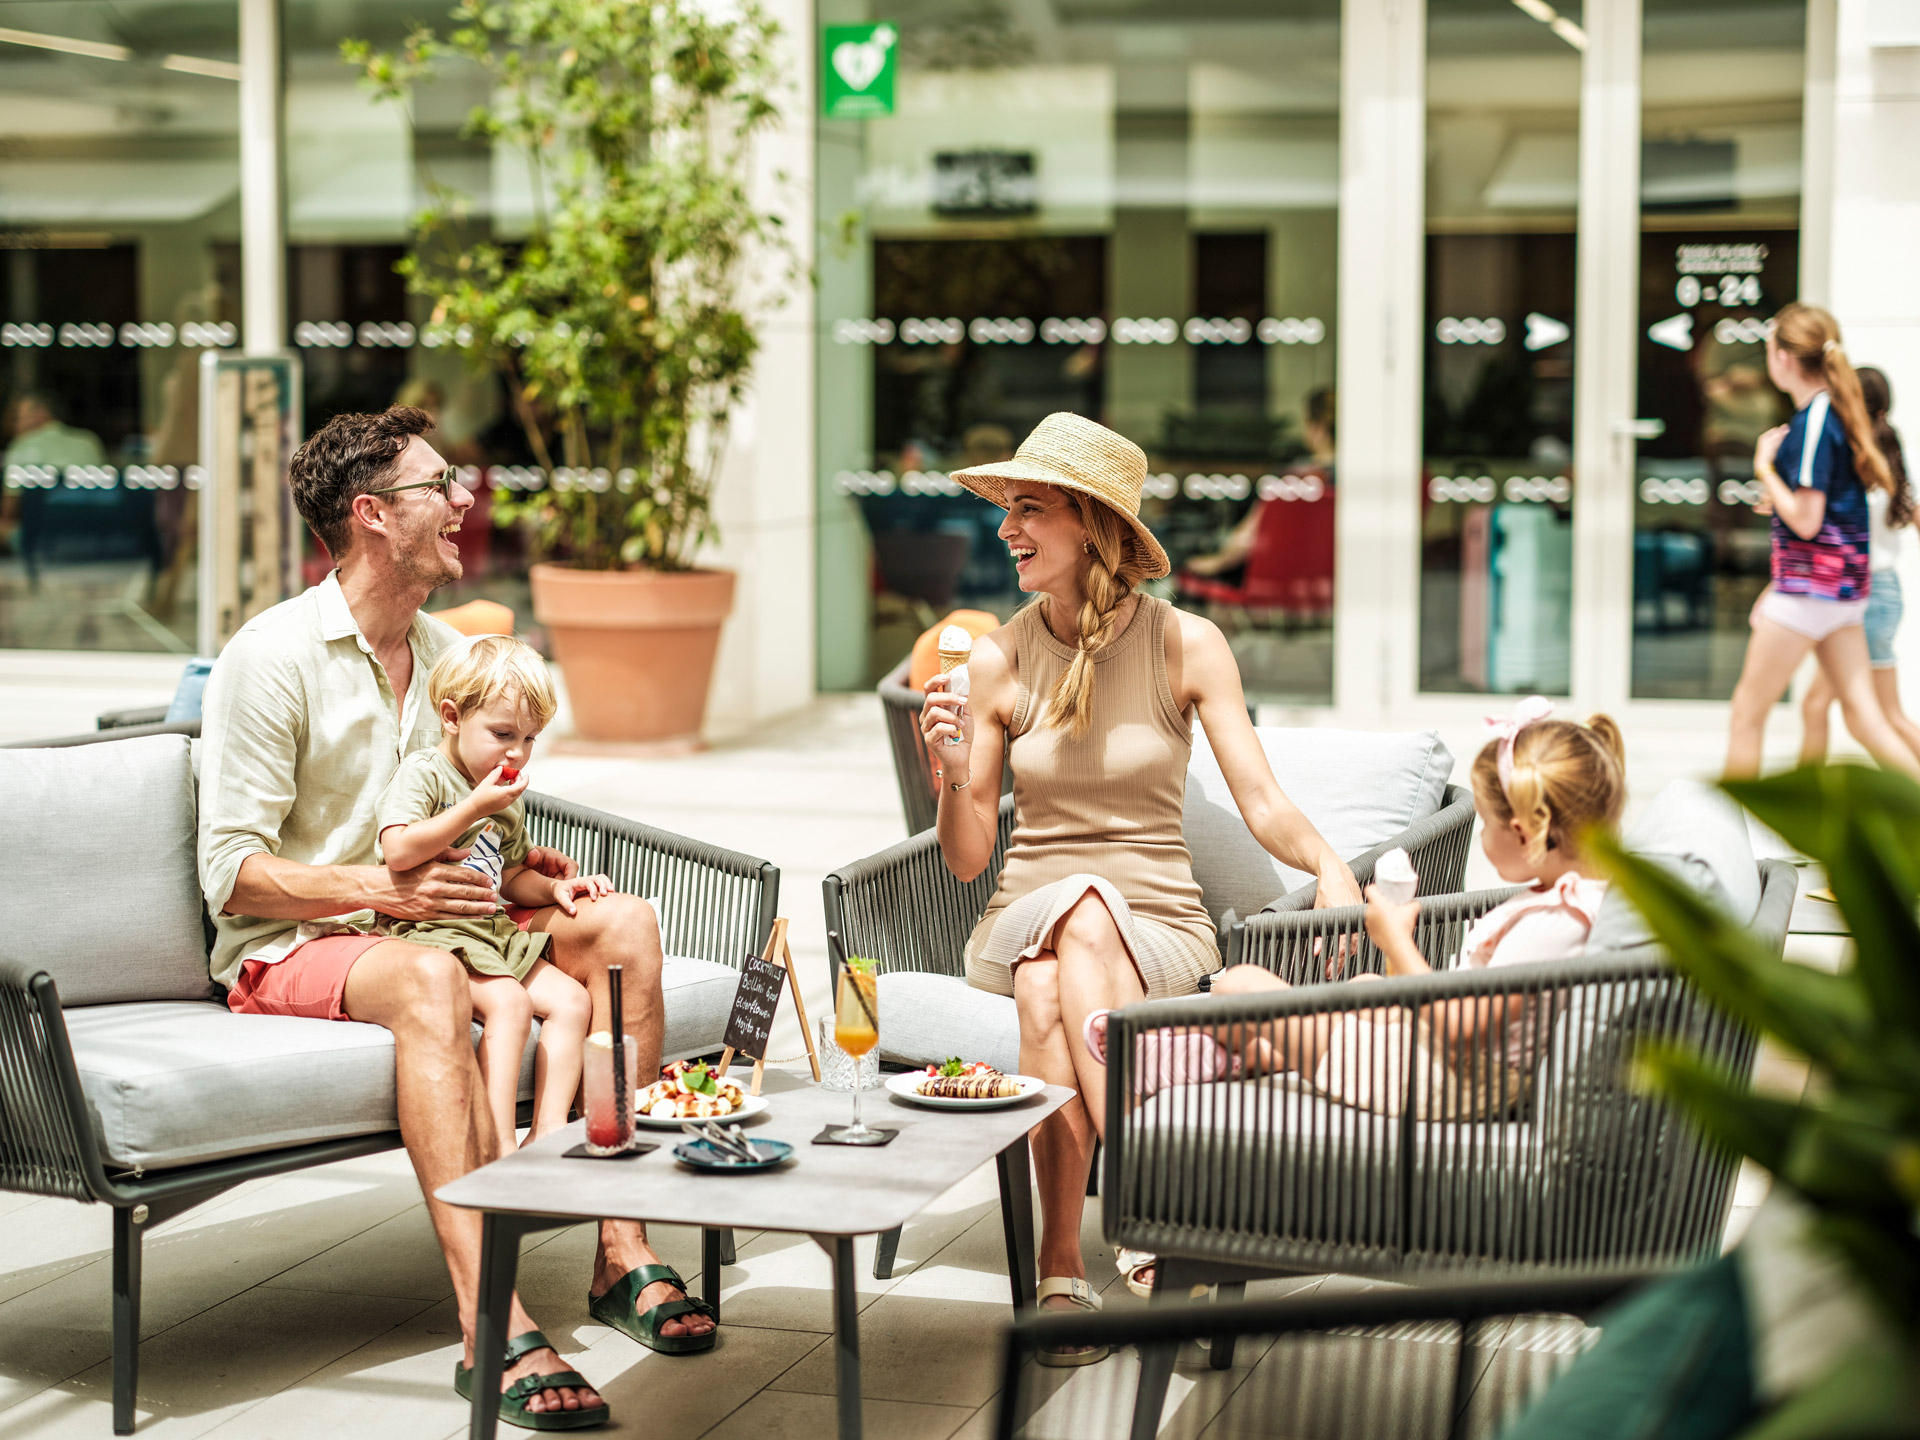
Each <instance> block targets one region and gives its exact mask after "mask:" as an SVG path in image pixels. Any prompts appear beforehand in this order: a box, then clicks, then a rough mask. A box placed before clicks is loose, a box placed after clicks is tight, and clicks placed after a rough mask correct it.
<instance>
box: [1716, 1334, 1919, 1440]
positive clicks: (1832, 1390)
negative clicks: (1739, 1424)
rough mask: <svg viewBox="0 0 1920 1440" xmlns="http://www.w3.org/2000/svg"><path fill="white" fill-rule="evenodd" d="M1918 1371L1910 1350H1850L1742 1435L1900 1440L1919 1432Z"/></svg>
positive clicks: (1745, 1439)
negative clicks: (1859, 1352)
mask: <svg viewBox="0 0 1920 1440" xmlns="http://www.w3.org/2000/svg"><path fill="white" fill-rule="evenodd" d="M1917 1372H1920V1367H1917V1366H1916V1365H1915V1364H1914V1362H1913V1357H1912V1356H1910V1355H1906V1356H1903V1355H1901V1354H1899V1353H1898V1352H1897V1351H1893V1350H1890V1349H1888V1350H1872V1351H1869V1352H1867V1353H1864V1354H1859V1355H1849V1356H1848V1357H1847V1358H1846V1359H1845V1360H1842V1361H1841V1362H1840V1363H1839V1364H1838V1365H1836V1366H1835V1367H1834V1368H1833V1369H1832V1370H1831V1371H1829V1372H1828V1373H1827V1374H1826V1375H1825V1376H1823V1377H1822V1378H1820V1379H1819V1380H1817V1381H1815V1382H1814V1383H1813V1384H1811V1385H1809V1386H1808V1387H1807V1388H1806V1389H1804V1390H1802V1391H1801V1392H1800V1393H1799V1394H1797V1395H1794V1396H1792V1397H1791V1398H1789V1399H1788V1400H1786V1401H1785V1402H1783V1403H1782V1404H1780V1405H1778V1406H1776V1407H1775V1408H1774V1409H1773V1410H1772V1411H1770V1412H1769V1413H1768V1415H1767V1417H1766V1418H1765V1419H1764V1420H1762V1421H1760V1423H1759V1424H1757V1425H1754V1426H1751V1427H1750V1428H1748V1429H1747V1430H1745V1431H1744V1432H1742V1434H1741V1437H1740V1440H1900V1437H1911V1436H1916V1435H1920V1389H1916V1388H1915V1379H1914V1377H1915V1374H1916V1373H1917Z"/></svg>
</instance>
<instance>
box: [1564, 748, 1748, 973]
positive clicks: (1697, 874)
mask: <svg viewBox="0 0 1920 1440" xmlns="http://www.w3.org/2000/svg"><path fill="white" fill-rule="evenodd" d="M1624 843H1625V845H1626V848H1627V849H1628V850H1629V851H1631V852H1632V853H1633V854H1635V855H1641V856H1645V857H1646V858H1647V859H1649V860H1652V861H1653V862H1655V863H1656V864H1658V865H1661V866H1664V867H1665V868H1666V869H1668V870H1670V871H1672V872H1673V874H1674V875H1675V876H1677V877H1678V878H1679V879H1681V880H1683V881H1684V882H1686V883H1687V884H1688V885H1690V886H1692V887H1693V888H1694V889H1695V890H1697V891H1698V892H1699V893H1700V894H1702V895H1704V896H1705V897H1706V898H1707V899H1709V900H1711V901H1712V902H1713V903H1715V904H1716V905H1718V906H1719V907H1720V908H1721V909H1723V910H1725V911H1726V912H1727V913H1728V914H1730V915H1732V916H1733V917H1734V918H1735V919H1736V920H1738V921H1740V922H1741V923H1742V924H1745V923H1747V922H1748V921H1750V920H1752V919H1753V916H1754V912H1755V911H1757V910H1758V909H1759V908H1760V865H1759V862H1758V861H1756V860H1755V859H1754V858H1753V840H1752V838H1751V836H1750V835H1749V834H1748V832H1747V817H1746V814H1745V812H1744V811H1742V810H1741V809H1740V807H1739V806H1738V805H1736V804H1734V803H1733V801H1732V800H1730V799H1729V798H1728V797H1727V796H1726V795H1724V794H1723V793H1721V792H1720V791H1718V790H1715V789H1714V788H1712V787H1711V786H1708V785H1702V784H1701V783H1700V782H1699V781H1698V780H1675V781H1674V782H1673V783H1672V784H1670V785H1668V786H1667V788H1666V789H1664V790H1662V791H1661V792H1660V794H1659V795H1658V796H1656V797H1655V798H1654V801H1653V803H1652V804H1651V805H1649V806H1648V807H1647V809H1646V812H1645V813H1644V814H1642V815H1641V816H1640V818H1639V819H1638V820H1636V821H1634V823H1633V826H1632V828H1631V829H1629V830H1628V831H1627V833H1626V837H1625V840H1624ZM1652 942H1653V932H1652V931H1651V930H1649V929H1648V928H1647V922H1646V921H1645V920H1644V919H1642V918H1641V915H1640V912H1639V911H1638V910H1636V909H1634V907H1633V902H1632V901H1630V900H1628V899H1627V897H1626V894H1625V892H1624V891H1622V890H1620V889H1619V888H1618V887H1609V889H1608V891H1607V898H1606V899H1605V900H1603V901H1602V902H1601V903H1600V913H1599V914H1598V915H1597V916H1595V917H1594V921H1593V929H1592V931H1591V932H1589V934H1588V936H1587V950H1588V952H1589V953H1592V952H1594V951H1598V950H1625V949H1629V948H1631V947H1632V946H1635V945H1648V944H1651V943H1652Z"/></svg>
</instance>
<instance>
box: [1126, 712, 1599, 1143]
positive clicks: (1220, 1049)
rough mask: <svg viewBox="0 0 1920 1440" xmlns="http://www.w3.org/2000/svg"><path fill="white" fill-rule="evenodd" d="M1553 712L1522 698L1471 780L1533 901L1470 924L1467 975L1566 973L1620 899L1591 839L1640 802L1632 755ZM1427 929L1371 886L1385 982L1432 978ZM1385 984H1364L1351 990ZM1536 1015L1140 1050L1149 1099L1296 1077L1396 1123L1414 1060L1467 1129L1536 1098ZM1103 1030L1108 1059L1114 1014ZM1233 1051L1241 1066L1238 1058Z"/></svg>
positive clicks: (1147, 1044) (1241, 980) (1489, 839)
mask: <svg viewBox="0 0 1920 1440" xmlns="http://www.w3.org/2000/svg"><path fill="white" fill-rule="evenodd" d="M1552 715H1553V706H1552V704H1551V703H1550V702H1549V701H1547V700H1545V699H1543V698H1542V697H1540V696H1538V695H1536V696H1533V697H1532V698H1531V699H1528V700H1523V701H1521V702H1520V704H1519V705H1518V706H1516V707H1515V709H1514V712H1513V715H1512V717H1511V718H1510V719H1507V720H1494V721H1489V722H1488V723H1489V726H1490V727H1491V728H1492V730H1493V731H1494V737H1493V738H1492V739H1491V740H1489V741H1488V742H1487V744H1486V745H1485V746H1484V747H1483V748H1482V749H1481V751H1480V754H1479V755H1478V756H1477V757H1476V758H1475V759H1474V762H1473V774H1472V779H1473V803H1474V809H1475V811H1476V812H1477V813H1478V815H1479V817H1480V843H1481V846H1482V848H1483V849H1484V850H1485V851H1486V855H1487V859H1489V860H1490V861H1492V862H1493V868H1494V869H1495V870H1496V871H1498V872H1499V875H1500V878H1501V879H1502V880H1505V881H1507V882H1508V883H1509V884H1517V885H1525V886H1526V887H1527V888H1526V889H1525V890H1523V891H1522V892H1521V893H1520V894H1518V895H1515V896H1514V897H1513V898H1512V899H1510V900H1507V901H1505V902H1503V903H1502V904H1500V905H1496V906H1495V907H1494V908H1493V909H1491V910H1489V911H1488V912H1487V913H1486V914H1485V915H1483V916H1481V917H1480V918H1479V919H1478V920H1476V921H1475V922H1474V923H1473V924H1472V925H1471V926H1469V927H1468V930H1467V933H1466V937H1465V939H1464V941H1463V943H1462V945H1461V951H1460V955H1459V958H1458V961H1457V963H1456V966H1455V968H1459V969H1473V968H1483V967H1493V966H1498V965H1520V964H1528V963H1533V962H1537V961H1542V960H1566V959H1571V958H1573V957H1574V956H1577V955H1579V954H1581V953H1582V952H1583V951H1584V950H1585V949H1586V944H1587V934H1588V932H1589V931H1590V930H1591V929H1592V928H1593V922H1594V918H1595V917H1596V916H1597V915H1598V914H1599V911H1600V902H1601V900H1602V899H1603V898H1605V895H1606V890H1607V882H1606V880H1605V879H1604V878H1603V877H1602V876H1601V875H1600V873H1599V871H1598V870H1597V869H1596V868H1595V866H1594V864H1593V861H1592V858H1591V855H1590V853H1589V850H1588V847H1587V844H1586V837H1587V836H1588V835H1589V834H1591V833H1592V832H1594V831H1596V830H1600V831H1611V830H1613V829H1614V827H1615V826H1617V825H1618V824H1619V820H1620V811H1621V808H1622V807H1623V806H1624V805H1625V804H1626V798H1627V786H1626V770H1625V753H1624V747H1623V745H1622V742H1621V737H1620V727H1619V726H1617V725H1615V724H1614V722H1613V721H1612V720H1610V719H1609V718H1608V717H1607V716H1605V715H1596V716H1594V717H1593V718H1592V719H1591V720H1589V721H1588V722H1587V723H1586V724H1584V725H1581V724H1577V723H1575V722H1573V721H1571V720H1555V719H1553V718H1552ZM1419 917H1420V902H1419V901H1418V900H1414V901H1409V902H1408V903H1407V904H1404V905H1400V904H1395V903H1393V902H1391V901H1389V900H1387V899H1385V898H1384V897H1383V896H1381V894H1380V893H1379V889H1378V887H1377V886H1371V885H1370V886H1368V887H1367V911H1366V924H1367V935H1368V936H1369V938H1371V939H1372V941H1373V943H1374V945H1375V946H1376V947H1378V949H1379V950H1380V953H1381V956H1382V958H1383V960H1384V961H1385V965H1386V976H1402V975H1425V974H1428V973H1430V972H1431V971H1432V970H1433V968H1434V967H1433V965H1432V964H1431V963H1430V962H1429V961H1428V959H1427V957H1426V956H1424V955H1422V954H1421V953H1420V947H1419V945H1418V944H1417V943H1415V940H1414V925H1415V922H1416V921H1417V920H1418V919H1419ZM1382 978H1385V977H1383V976H1379V975H1356V976H1355V977H1353V980H1352V982H1350V983H1354V984H1359V983H1362V982H1365V981H1370V980H1379V979H1382ZM1285 988H1287V982H1286V981H1284V980H1282V979H1280V978H1279V977H1278V976H1276V975H1274V974H1273V973H1271V972H1270V971H1268V970H1265V969H1263V968H1262V967H1260V966H1258V965H1236V966H1234V967H1233V968H1232V969H1230V970H1226V971H1223V972H1221V974H1220V975H1219V976H1218V977H1216V978H1215V980H1214V982H1213V986H1212V993H1213V994H1215V995H1252V994H1258V993H1260V992H1262V991H1270V990H1280V989H1285ZM1533 1008H1534V1007H1533V1006H1532V1005H1531V1004H1528V1003H1524V1002H1522V1003H1514V1002H1510V1001H1508V1000H1506V999H1505V998H1504V997H1491V998H1488V999H1484V1000H1452V1001H1447V1002H1445V1003H1443V1004H1439V1005H1434V1006H1431V1007H1428V1009H1427V1012H1426V1013H1427V1017H1428V1018H1427V1019H1426V1021H1425V1023H1424V1024H1423V1025H1422V1026H1421V1027H1420V1029H1419V1030H1418V1031H1417V1032H1416V1031H1415V1029H1414V1027H1413V1026H1412V1025H1411V1023H1410V1022H1409V1021H1408V1019H1407V1017H1406V1013H1405V1012H1404V1011H1401V1010H1398V1009H1394V1010H1362V1011H1344V1012H1341V1013H1339V1014H1334V1015H1322V1016H1314V1017H1302V1018H1300V1019H1297V1020H1290V1021H1281V1022H1276V1023H1272V1024H1267V1025H1257V1026H1251V1027H1249V1026H1239V1027H1224V1028H1222V1029H1220V1030H1216V1031H1214V1032H1213V1033H1212V1034H1189V1035H1175V1034H1174V1033H1173V1032H1172V1031H1161V1032H1158V1033H1155V1034H1151V1035H1147V1036H1145V1037H1142V1043H1143V1047H1144V1050H1145V1054H1143V1056H1142V1059H1143V1061H1144V1062H1145V1063H1143V1064H1142V1065H1141V1066H1140V1067H1139V1074H1140V1076H1141V1080H1142V1082H1143V1083H1142V1085H1141V1088H1142V1090H1143V1092H1145V1093H1151V1092H1152V1091H1154V1090H1157V1089H1160V1088H1162V1087H1164V1086H1167V1085H1175V1084H1191V1083H1194V1082H1196V1081H1206V1080H1217V1079H1221V1078H1224V1077H1226V1076H1228V1075H1233V1074H1248V1075H1259V1074H1269V1073H1272V1072H1274V1071H1278V1070H1293V1071H1297V1072H1298V1073H1299V1074H1300V1075H1301V1076H1302V1077H1303V1078H1305V1079H1306V1080H1307V1081H1308V1082H1309V1083H1311V1084H1312V1086H1313V1087H1314V1088H1315V1089H1316V1090H1318V1091H1320V1092H1321V1093H1322V1094H1324V1095H1327V1096H1328V1097H1330V1098H1332V1099H1335V1100H1339V1101H1342V1102H1344V1103H1346V1104H1349V1105H1355V1106H1358V1107H1360V1108H1362V1109H1368V1110H1373V1111H1376V1112H1378V1113H1381V1114H1388V1115H1392V1114H1397V1113H1399V1110H1400V1107H1401V1104H1402V1100H1403V1098H1404V1095H1405V1085H1404V1076H1405V1073H1406V1072H1405V1066H1406V1065H1407V1064H1409V1063H1411V1064H1414V1065H1416V1066H1419V1067H1422V1068H1424V1069H1425V1070H1426V1071H1427V1073H1428V1075H1429V1076H1430V1079H1429V1080H1428V1081H1426V1082H1423V1083H1419V1084H1416V1085H1415V1086H1414V1095H1415V1103H1416V1106H1417V1107H1418V1108H1419V1109H1420V1111H1421V1113H1422V1115H1423V1116H1426V1115H1437V1114H1445V1115H1446V1116H1448V1118H1452V1119H1469V1118H1473V1116H1475V1115H1485V1114H1489V1113H1493V1112H1496V1111H1499V1110H1501V1109H1503V1108H1506V1107H1510V1106H1511V1105H1512V1104H1513V1103H1514V1102H1515V1101H1517V1100H1518V1099H1519V1098H1520V1097H1521V1096H1522V1095H1524V1094H1525V1093H1526V1089H1527V1087H1528V1085H1529V1084H1530V1082H1531V1076H1532V1073H1533V1070H1534V1066H1535V1062H1536V1061H1537V1060H1538V1058H1539V1057H1538V1055H1537V1053H1535V1052H1536V1051H1537V1048H1538V1042H1539V1040H1540V1039H1541V1037H1540V1036H1539V1035H1538V1034H1537V1033H1536V1032H1537V1029H1538V1027H1537V1026H1536V1025H1535V1023H1534V1016H1533V1014H1532V1011H1533ZM1097 1018H1098V1020H1099V1022H1100V1024H1099V1026H1098V1027H1097V1028H1098V1032H1099V1033H1098V1035H1097V1038H1098V1040H1099V1042H1100V1050H1101V1053H1102V1054H1104V1051H1105V1038H1106V1037H1105V1018H1106V1017H1105V1014H1104V1012H1103V1013H1102V1014H1101V1015H1100V1016H1098V1017H1097ZM1088 1029H1089V1039H1090V1040H1092V1039H1094V1038H1096V1036H1095V1034H1094V1032H1095V1029H1096V1027H1095V1025H1094V1023H1093V1019H1092V1018H1090V1019H1089V1022H1088ZM1249 1034H1250V1035H1251V1038H1248V1037H1249ZM1477 1037H1486V1038H1477ZM1229 1045H1237V1046H1239V1049H1240V1053H1239V1054H1230V1053H1229V1051H1228V1048H1227V1047H1228V1046H1229ZM1469 1068H1471V1070H1472V1072H1473V1073H1474V1074H1475V1075H1476V1077H1477V1078H1476V1079H1475V1080H1474V1081H1473V1083H1472V1086H1471V1089H1470V1090H1468V1089H1467V1087H1466V1086H1465V1085H1464V1084H1463V1082H1462V1079H1461V1076H1462V1074H1463V1073H1464V1072H1465V1071H1467V1070H1468V1069H1469ZM1376 1080H1378V1081H1379V1082H1380V1088H1379V1089H1377V1090H1376V1088H1375V1082H1376ZM1468 1095H1470V1096H1471V1103H1470V1105H1469V1101H1468V1099H1467V1096H1468ZM1443 1097H1446V1098H1443Z"/></svg>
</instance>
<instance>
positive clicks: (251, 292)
mask: <svg viewBox="0 0 1920 1440" xmlns="http://www.w3.org/2000/svg"><path fill="white" fill-rule="evenodd" d="M285 68H286V62H285V57H284V56H283V55H282V53H281V48H280V0H240V293H241V311H240V316H241V325H240V343H241V345H242V347H243V348H244V349H245V350H246V352H247V353H248V354H249V355H266V354H273V353H277V352H279V351H281V350H284V349H285V348H286V344H287V243H286V242H287V233H286V215H285V204H284V197H285V195H286V174H285V169H284V165H283V161H282V156H283V154H284V146H283V144H282V139H283V136H282V129H283V126H282V119H281V114H282V112H281V95H282V89H283V86H282V78H283V76H284V74H285Z"/></svg>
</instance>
